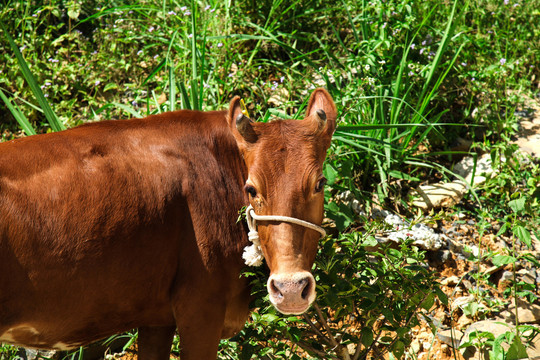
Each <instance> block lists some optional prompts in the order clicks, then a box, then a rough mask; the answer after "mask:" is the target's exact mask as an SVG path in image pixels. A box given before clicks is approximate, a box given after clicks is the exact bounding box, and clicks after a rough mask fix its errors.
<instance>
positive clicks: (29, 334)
mask: <svg viewBox="0 0 540 360" xmlns="http://www.w3.org/2000/svg"><path fill="white" fill-rule="evenodd" d="M323 92H324V91H323ZM324 94H325V96H327V93H326V92H324ZM328 97H329V96H328ZM235 101H236V102H234V101H233V102H234V104H235V105H234V106H233V102H232V103H231V109H230V110H229V112H227V111H219V112H218V111H216V112H196V111H185V110H183V111H177V112H172V113H165V114H161V115H157V116H152V117H149V118H145V119H133V120H124V121H107V122H101V123H94V124H88V125H84V126H81V127H78V128H74V129H71V130H67V131H64V132H60V133H53V134H46V135H38V136H32V137H28V138H23V139H19V140H15V141H11V142H8V143H3V144H0V342H7V343H12V344H18V345H24V346H28V347H36V348H55V349H70V348H76V347H78V346H80V345H83V344H88V343H89V342H92V341H94V340H99V339H101V338H104V337H106V336H110V335H112V334H115V333H118V332H122V331H126V330H129V329H132V328H139V356H140V357H141V358H155V359H167V358H168V356H169V350H170V345H171V342H172V337H173V333H174V331H175V329H178V332H179V335H180V339H181V346H182V353H181V356H182V360H189V359H211V358H215V355H216V351H217V345H218V343H219V339H220V338H223V337H230V336H232V335H233V334H234V333H235V332H237V331H239V330H240V329H241V327H242V326H243V324H244V322H245V320H246V319H247V315H248V311H249V310H248V303H249V287H248V285H247V282H246V280H245V279H244V278H240V276H239V275H240V272H241V269H242V267H243V261H242V250H243V248H244V247H245V246H246V245H247V244H248V241H247V236H246V232H245V229H244V225H243V224H242V223H239V222H237V218H238V211H239V210H240V209H241V208H242V206H244V205H247V204H248V200H249V201H251V202H252V203H253V201H252V200H253V199H251V198H249V199H248V196H247V194H246V193H245V191H244V184H245V183H246V180H247V179H248V175H249V169H248V166H246V164H248V163H249V162H252V161H253V159H252V158H254V155H253V154H252V153H250V151H251V152H253V151H252V150H249V149H248V150H245V149H244V150H242V149H243V147H244V148H245V147H250V148H252V147H253V146H254V145H253V144H259V143H260V142H262V140H264V139H266V138H268V136H266V137H265V136H263V133H264V131H266V130H264V129H265V127H264V125H266V124H263V125H261V126H262V127H261V130H257V131H258V133H257V135H258V138H261V139H262V140H260V141H258V142H257V143H255V140H253V143H252V144H247V145H246V144H243V145H242V144H240V143H241V142H246V141H244V140H243V138H242V137H241V136H239V134H238V133H234V131H236V130H231V126H233V125H231V124H232V123H233V122H231V117H232V116H236V114H237V113H238V104H237V103H238V101H237V100H235ZM321 101H322V100H321ZM321 101H319V103H321ZM330 101H331V100H330ZM315 103H317V101H315ZM332 105H333V103H332ZM233 107H234V109H233ZM334 109H335V106H334ZM334 117H335V116H334ZM304 121H305V122H306V121H308V120H304ZM306 124H307V122H306ZM293 125H295V126H297V125H296V124H293ZM250 126H251V125H250ZM298 126H300V125H298ZM302 126H304V125H302ZM233 127H234V126H233ZM270 127H272V126H268V128H270ZM280 131H281V130H280ZM280 131H273V132H274V133H277V135H275V136H274V135H273V136H274V137H278V138H279V139H281V138H282V137H283V135H281V134H280ZM332 132H333V129H332ZM302 136H305V135H302ZM330 136H331V133H330ZM300 139H302V140H300ZM273 141H274V140H273ZM276 141H277V140H276ZM280 141H281V140H280ZM298 141H304V140H303V138H299V140H298ZM305 141H308V140H305ZM309 141H313V140H309ZM274 142H275V141H274ZM327 142H328V144H329V140H328V141H326V140H325V142H324V144H323V145H321V146H317V147H316V148H317V155H316V156H317V159H316V160H313V161H312V160H309V159H308V160H309V162H310V164H311V163H314V164H315V161H316V163H317V164H318V165H317V164H316V165H317V168H316V171H318V173H320V169H319V168H320V167H321V166H322V160H324V153H325V152H326V148H327V147H328V144H327ZM263 144H264V142H263ZM271 144H273V143H271ZM278 145H279V144H278ZM264 146H266V148H268V147H272V146H274V145H269V144H266V145H264ZM308 148H309V146H308ZM319 148H320V149H319ZM321 149H322V150H321ZM263 150H264V151H267V152H268V150H269V149H263ZM291 150H294V148H293V146H291ZM308 150H309V151H313V149H308ZM261 151H262V150H261ZM276 151H279V152H280V153H283V151H284V150H283V149H276ZM295 151H296V150H295ZM321 152H322V155H320V154H321ZM299 154H300V153H299ZM314 156H315V155H314ZM321 156H322V157H321ZM296 157H297V158H298V156H296ZM244 159H247V160H244ZM255 159H256V157H255ZM276 159H277V158H276ZM321 159H322V160H321ZM298 160H300V159H296V161H298ZM276 161H280V160H276ZM257 166H258V167H259V168H260V167H261V165H257ZM265 166H267V165H265ZM310 166H311V167H313V166H312V165H310ZM297 167H298V166H296V168H297ZM294 170H298V169H294ZM310 171H311V170H310ZM312 172H313V171H312ZM249 176H250V178H252V176H251V175H249ZM273 176H278V175H277V173H276V174H274V175H273ZM317 176H319V175H317ZM304 178H305V176H304ZM248 182H249V181H248ZM291 184H294V181H293V182H291ZM246 186H247V185H246ZM268 186H269V185H268ZM291 186H295V185H291ZM309 186H311V185H309ZM291 189H293V188H292V187H291ZM291 191H292V190H291ZM302 191H304V193H305V191H306V189H305V186H304V188H303V190H302ZM261 193H262V192H261ZM262 194H264V193H262ZM257 196H259V195H257ZM261 196H262V195H261ZM315 198H316V201H317V206H316V209H315V211H314V212H313V213H314V214H315V215H312V216H311V215H310V216H311V217H312V218H313V219H312V221H315V222H319V223H320V220H321V219H322V200H321V198H320V195H316V196H315ZM266 201H267V200H266V198H257V200H256V201H255V205H256V206H258V209H259V211H260V212H261V213H263V212H264V211H265V208H264V207H262V206H263V205H261V204H264V202H266ZM310 201H315V200H310ZM300 205H301V204H300ZM300 205H298V206H300ZM308 205H309V204H308ZM310 206H312V207H313V205H310ZM291 208H297V206H294V207H291ZM281 211H285V210H281ZM299 211H300V210H299ZM319 213H320V214H319ZM308 220H309V219H308ZM291 228H292V226H291V225H279V226H278V225H270V224H269V225H267V226H265V227H263V229H261V230H262V231H263V233H261V235H262V236H263V238H264V237H268V236H270V237H271V234H272V232H276V231H278V232H279V233H280V234H285V233H287V232H290V231H292V230H291ZM293 230H294V232H295V234H296V235H294V236H293V235H291V236H292V237H296V238H298V241H304V240H305V239H313V238H314V236H316V234H315V235H314V234H312V233H309V231H308V232H307V233H306V232H305V230H301V229H296V228H295V229H293ZM265 233H268V234H270V235H265ZM303 239H304V240H303ZM315 240H316V238H315ZM281 241H282V240H281ZM310 241H311V242H313V241H312V240H310ZM269 246H270V245H269V244H266V243H263V244H262V247H263V250H265V253H266V254H267V256H268V254H270V256H272V253H271V252H269V251H270V250H268V249H267V248H268V247H269ZM280 246H281V245H280ZM310 246H311V248H313V245H310ZM296 247H297V248H298V246H296ZM281 248H285V247H283V246H281ZM300 249H302V247H300ZM313 249H316V243H315V247H314V248H313ZM272 251H273V252H275V251H278V250H275V251H274V250H272ZM279 251H283V250H279ZM308 255H309V256H308ZM313 256H314V255H313V250H310V254H305V256H304V255H302V254H300V255H298V256H296V257H294V258H298V259H300V260H301V261H302V263H301V265H300V267H301V269H300V271H301V273H302V274H303V273H304V272H307V273H308V274H309V270H310V269H309V267H310V266H311V264H312V263H313ZM306 259H307V260H306ZM276 261H277V260H276V259H275V257H274V259H273V260H271V262H270V264H269V265H270V268H271V270H272V268H273V267H274V268H276V269H277V268H278V267H277V266H274V265H272V264H273V263H275V262H276ZM291 261H292V260H287V261H286V263H285V264H286V265H287V266H289V267H291V266H293V265H294V264H293V263H292V262H291ZM309 262H311V263H309ZM278 264H279V262H278ZM291 264H293V265H291ZM280 266H281V265H280ZM294 266H296V265H294ZM279 269H280V270H279V271H281V273H283V271H285V270H283V269H285V267H283V266H281V267H280V268H279ZM295 271H296V270H295ZM280 276H281V277H280ZM287 276H288V275H285V277H283V275H277V277H276V279H277V280H275V284H277V285H276V286H277V288H276V286H275V285H272V289H274V290H275V291H274V295H275V294H277V295H279V297H280V299H281V298H282V297H283V296H282V294H281V293H280V290H279V287H283V286H286V287H287V291H289V290H290V289H292V292H293V293H294V292H296V291H298V293H297V295H298V294H300V292H302V298H300V297H298V298H297V299H296V300H291V301H289V302H287V301H285V302H284V305H283V306H284V308H285V307H286V306H289V308H294V309H297V308H300V309H301V310H299V311H305V309H307V306H309V303H310V302H311V301H313V300H312V297H313V296H314V295H313V294H314V282H313V281H312V280H309V279H308V280H309V281H310V283H309V285H308V287H309V289H308V288H307V287H306V285H302V288H299V289H297V287H298V286H299V285H298V286H297V284H296V283H298V282H300V281H306V280H305V279H303V277H305V276H304V275H302V276H300V277H299V276H296V275H294V276H292V277H290V276H289V277H287ZM309 276H311V275H310V274H309ZM292 278H294V279H293V280H290V279H292ZM296 278H298V279H299V280H296ZM301 278H302V279H301ZM273 281H274V280H273ZM272 284H274V283H272ZM283 284H284V285H283ZM291 284H292V285H291ZM304 288H305V289H304ZM303 289H304V290H303ZM307 290H309V292H310V295H309V296H310V299H309V301H308V300H305V299H304V297H305V296H304V293H306V292H307ZM295 296H296V295H295ZM298 296H300V295H298ZM285 300H287V299H285Z"/></svg>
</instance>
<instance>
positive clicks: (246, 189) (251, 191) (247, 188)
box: [244, 185, 257, 198]
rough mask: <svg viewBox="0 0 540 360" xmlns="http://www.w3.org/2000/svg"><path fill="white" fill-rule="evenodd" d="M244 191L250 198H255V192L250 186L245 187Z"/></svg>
mask: <svg viewBox="0 0 540 360" xmlns="http://www.w3.org/2000/svg"><path fill="white" fill-rule="evenodd" d="M244 190H245V191H246V192H247V193H248V194H249V196H251V197H252V198H254V197H255V196H257V190H256V189H255V188H254V187H253V186H252V185H246V186H245V187H244Z"/></svg>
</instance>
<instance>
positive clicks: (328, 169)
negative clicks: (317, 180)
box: [323, 164, 338, 185]
mask: <svg viewBox="0 0 540 360" xmlns="http://www.w3.org/2000/svg"><path fill="white" fill-rule="evenodd" d="M323 173H324V177H325V178H326V180H328V185H332V184H333V183H334V182H335V181H336V177H337V175H338V172H337V171H336V169H334V167H333V166H332V165H330V164H326V165H325V166H324V170H323Z"/></svg>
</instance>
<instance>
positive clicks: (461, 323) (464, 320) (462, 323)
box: [456, 315, 473, 329]
mask: <svg viewBox="0 0 540 360" xmlns="http://www.w3.org/2000/svg"><path fill="white" fill-rule="evenodd" d="M472 323H473V321H472V319H471V318H470V317H468V316H466V315H461V316H460V318H459V319H458V321H457V324H456V326H457V327H458V328H459V329H464V328H465V327H467V326H469V325H470V324H472Z"/></svg>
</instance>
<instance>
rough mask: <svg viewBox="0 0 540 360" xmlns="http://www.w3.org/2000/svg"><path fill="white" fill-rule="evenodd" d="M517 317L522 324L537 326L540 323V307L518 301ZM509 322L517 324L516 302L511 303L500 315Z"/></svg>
mask: <svg viewBox="0 0 540 360" xmlns="http://www.w3.org/2000/svg"><path fill="white" fill-rule="evenodd" d="M517 304H518V306H517V315H518V320H519V322H520V323H522V324H537V323H540V306H539V305H537V304H531V303H529V302H527V301H524V300H521V299H518V302H517ZM499 316H500V317H501V318H503V319H504V320H505V321H507V322H512V323H514V322H515V319H516V305H515V302H514V300H512V302H511V303H510V305H509V306H508V308H507V309H506V310H504V311H503V312H501V313H500V314H499Z"/></svg>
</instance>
